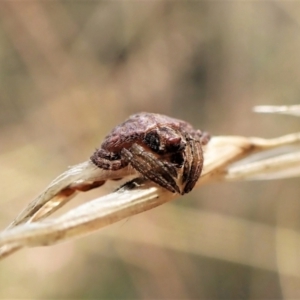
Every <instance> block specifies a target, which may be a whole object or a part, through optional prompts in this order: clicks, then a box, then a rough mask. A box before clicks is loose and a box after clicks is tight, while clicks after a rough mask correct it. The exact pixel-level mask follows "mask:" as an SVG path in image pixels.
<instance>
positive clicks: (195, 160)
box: [183, 137, 203, 193]
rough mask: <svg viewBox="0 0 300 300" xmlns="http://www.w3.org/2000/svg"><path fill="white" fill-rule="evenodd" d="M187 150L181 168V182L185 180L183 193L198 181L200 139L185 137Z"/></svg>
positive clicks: (201, 153) (200, 164)
mask: <svg viewBox="0 0 300 300" xmlns="http://www.w3.org/2000/svg"><path fill="white" fill-rule="evenodd" d="M187 141H188V145H187V152H186V161H185V164H184V170H183V183H185V182H186V185H185V187H184V190H183V193H188V192H190V191H191V190H192V189H193V188H194V186H195V184H196V182H197V181H198V179H199V177H200V175H201V171H202V166H203V152H202V145H201V141H199V140H194V139H193V138H190V137H188V138H187Z"/></svg>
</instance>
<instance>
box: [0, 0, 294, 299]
mask: <svg viewBox="0 0 300 300" xmlns="http://www.w3.org/2000/svg"><path fill="white" fill-rule="evenodd" d="M0 64H1V67H0V76H1V80H0V130H1V131H0V166H1V167H0V178H1V184H0V186H1V201H0V207H1V209H0V225H1V228H4V227H5V226H6V225H7V224H8V223H9V222H10V221H11V220H12V219H13V218H14V217H15V216H16V215H17V214H18V213H19V211H20V210H21V209H22V208H23V207H24V206H25V205H26V204H27V203H28V202H29V201H30V200H31V199H33V198H34V197H35V196H36V195H37V194H38V193H39V192H40V191H41V190H42V189H43V188H44V187H45V186H46V185H47V184H48V183H49V182H50V181H51V180H52V179H53V178H54V177H56V176H57V175H58V174H60V173H61V172H62V171H64V170H65V169H66V168H67V166H69V165H74V164H77V163H79V162H82V161H85V160H87V159H88V157H89V156H90V155H91V153H92V152H93V150H94V148H95V147H96V146H97V145H99V144H100V142H101V140H102V139H103V137H104V136H105V134H106V133H107V132H108V131H109V130H110V129H111V128H112V127H113V126H115V125H116V124H118V123H120V122H121V121H123V120H124V119H125V118H126V117H128V116H129V115H130V114H132V113H135V112H139V111H150V112H158V113H163V114H167V115H170V116H174V117H177V118H182V119H185V120H188V121H190V122H191V123H192V124H193V125H194V126H195V127H198V128H201V129H205V130H207V131H209V132H211V133H212V134H213V135H245V136H262V137H275V136H279V135H282V134H286V133H290V132H294V131H297V130H299V120H297V119H294V118H292V117H284V116H269V115H266V116H264V115H256V114H254V113H252V112H251V110H252V107H253V106H255V105H259V104H296V103H298V104H299V102H300V100H299V96H300V88H299V80H300V3H299V2H297V1H291V2H289V1H287V2H285V1H284V2H283V1H282V2H280V1H263V2H257V1H224V2H220V1H211V2H210V1H207V2H206V1H58V0H54V1H26V0H24V1H13V0H12V1H11V0H8V1H1V2H0ZM102 192H103V189H102V190H99V191H97V190H96V191H93V192H91V193H87V194H85V195H82V196H81V199H79V200H77V201H87V200H89V199H92V198H93V197H95V196H98V195H100V194H101V193H102ZM299 194H300V193H299V179H290V180H280V181H279V180H278V181H269V182H247V183H215V184H213V185H210V186H205V187H202V188H201V189H198V190H195V191H193V192H192V193H191V194H188V195H186V196H184V197H182V198H180V199H177V200H176V201H174V202H173V203H169V204H166V205H164V206H162V207H159V208H156V209H154V210H152V211H150V212H147V213H144V214H141V215H138V216H136V217H133V218H130V219H128V220H127V221H123V222H120V223H118V224H116V225H114V226H111V227H109V228H106V229H103V230H101V231H99V232H98V233H96V234H93V235H91V236H88V237H85V238H82V239H78V240H76V241H71V242H68V243H64V244H60V245H56V246H52V247H48V248H35V249H26V250H23V251H21V252H19V253H17V254H15V255H13V256H11V257H9V258H7V259H6V260H4V261H1V262H0V298H3V299H13V298H15V299H17V298H23V299H25V298H27V299H46V298H48V299H51V298H57V299H62V298H65V299H72V298H77V299H87V298H93V299H134V298H138V299H176V298H177V299H179V298H181V299H187V298H191V299H192V298H194V299H196V298H197V299H295V298H300V255H299V253H300V237H299V229H300V218H299V216H300V202H299ZM75 203H76V200H75Z"/></svg>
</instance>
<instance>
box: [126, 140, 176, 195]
mask: <svg viewBox="0 0 300 300" xmlns="http://www.w3.org/2000/svg"><path fill="white" fill-rule="evenodd" d="M121 155H122V156H123V157H124V158H125V160H127V161H128V162H129V163H130V164H131V165H132V167H133V168H135V169H136V170H137V171H138V172H140V173H141V174H142V175H144V176H145V177H146V178H148V179H150V180H152V181H153V182H155V183H156V184H158V185H160V186H162V187H164V188H166V189H167V190H169V191H170V192H172V193H175V192H177V193H179V194H180V190H179V187H178V186H177V183H176V182H175V180H174V177H175V178H176V177H177V171H176V169H175V167H174V166H172V165H171V164H168V163H166V162H163V161H161V160H159V159H158V158H157V157H156V156H155V155H153V154H152V153H151V152H146V151H145V150H144V148H143V147H142V146H140V145H138V144H133V145H132V146H131V147H130V149H129V150H128V149H126V148H123V149H122V151H121Z"/></svg>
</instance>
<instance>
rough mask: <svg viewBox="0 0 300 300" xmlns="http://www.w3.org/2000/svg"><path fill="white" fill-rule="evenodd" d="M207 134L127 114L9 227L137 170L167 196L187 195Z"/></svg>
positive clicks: (158, 118)
mask: <svg viewBox="0 0 300 300" xmlns="http://www.w3.org/2000/svg"><path fill="white" fill-rule="evenodd" d="M209 139H210V137H209V135H208V134H207V133H202V132H201V131H200V130H195V129H194V128H193V127H192V126H191V125H190V124H189V123H187V122H185V121H181V120H177V119H173V118H170V117H167V116H164V115H159V114H153V113H139V114H135V115H132V116H130V117H129V118H128V119H127V120H126V121H125V122H124V123H122V124H120V125H119V126H117V127H115V128H114V129H113V130H112V131H111V133H110V134H108V135H107V136H106V137H105V139H104V141H103V143H102V144H101V146H100V148H99V149H96V151H95V152H94V154H93V155H92V156H91V161H88V162H84V163H82V164H79V165H76V166H73V167H71V168H69V169H68V170H67V171H66V172H64V173H62V174H61V175H60V176H58V177H57V178H56V179H55V180H53V181H52V182H51V183H50V185H49V186H48V187H47V188H46V189H45V190H44V192H42V193H41V194H40V195H39V196H38V197H37V198H36V199H35V200H34V201H32V202H31V203H30V204H29V205H28V206H27V207H26V208H25V209H24V210H23V211H22V212H21V213H20V214H19V216H18V217H17V218H16V219H15V220H14V221H13V222H12V223H11V225H10V227H13V226H16V225H18V224H21V223H24V222H26V221H28V220H31V221H34V220H37V219H39V218H44V217H46V216H47V215H49V214H51V213H53V212H54V211H55V210H57V209H58V208H59V207H61V206H63V205H64V204H65V203H67V202H68V201H69V200H70V199H71V198H72V197H74V196H75V195H76V193H77V192H86V191H89V190H91V189H94V188H98V187H100V186H102V185H103V184H104V183H105V182H106V181H107V180H118V179H124V178H125V179H126V180H127V181H128V178H129V177H130V176H133V177H134V178H136V171H137V172H138V173H140V174H142V176H143V177H144V178H146V179H149V180H152V181H153V182H154V183H156V184H158V185H160V186H162V187H164V188H166V189H167V190H169V191H170V192H173V193H179V194H182V195H183V194H185V193H188V192H190V191H191V190H192V189H193V188H194V186H195V184H196V182H197V180H198V179H199V177H200V175H201V171H202V166H203V152H202V146H203V145H206V144H207V143H208V142H209Z"/></svg>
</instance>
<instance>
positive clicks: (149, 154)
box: [91, 113, 210, 195]
mask: <svg viewBox="0 0 300 300" xmlns="http://www.w3.org/2000/svg"><path fill="white" fill-rule="evenodd" d="M209 139H210V137H209V135H208V134H207V133H202V132H201V131H200V130H195V129H194V128H193V127H192V126H191V125H190V124H189V123H187V122H185V121H182V120H177V119H173V118H170V117H167V116H164V115H159V114H154V113H138V114H135V115H132V116H130V117H129V118H128V119H127V120H126V121H125V122H124V123H122V124H120V125H118V126H116V127H115V128H114V129H113V130H112V131H111V132H110V133H109V134H108V135H107V136H106V137H105V139H104V141H103V143H102V144H101V146H100V148H99V149H96V151H95V152H94V154H93V155H92V156H91V161H92V162H93V163H94V164H95V165H96V166H97V167H99V168H102V169H104V170H112V171H116V170H120V169H122V168H125V167H127V166H128V165H130V166H131V167H132V168H133V169H135V170H136V171H138V172H139V173H140V174H142V175H143V176H144V177H145V178H147V179H150V180H152V181H153V182H155V183H156V184H158V185H160V186H162V187H164V188H166V189H167V190H169V191H170V192H173V193H179V194H182V195H183V194H185V193H188V192H190V191H191V190H192V189H193V188H194V186H195V184H196V182H197V180H198V179H199V177H200V175H201V171H202V167H203V151H202V145H206V144H207V143H208V141H209ZM180 175H181V176H180Z"/></svg>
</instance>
